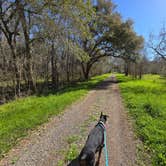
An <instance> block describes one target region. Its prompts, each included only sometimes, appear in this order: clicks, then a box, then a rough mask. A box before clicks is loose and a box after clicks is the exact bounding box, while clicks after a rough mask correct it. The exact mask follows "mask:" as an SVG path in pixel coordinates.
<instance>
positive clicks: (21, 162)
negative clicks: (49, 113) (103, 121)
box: [0, 76, 137, 166]
mask: <svg viewBox="0 0 166 166" xmlns="http://www.w3.org/2000/svg"><path fill="white" fill-rule="evenodd" d="M101 111H103V112H104V113H106V114H108V115H109V119H108V123H107V146H108V154H109V166H134V165H136V164H135V160H136V158H135V156H136V142H137V141H136V140H135V139H134V135H133V132H132V126H131V124H130V123H129V120H128V117H127V115H126V113H125V111H124V107H123V104H122V99H121V96H120V93H119V88H118V84H117V83H116V81H115V78H114V77H113V76H112V77H110V78H109V79H107V80H106V81H104V82H103V83H102V84H101V85H99V86H98V87H97V88H96V89H94V90H92V91H90V92H89V93H88V95H87V96H86V97H84V98H83V99H82V100H80V101H78V102H77V103H75V104H73V105H72V106H70V107H69V108H67V109H66V110H65V111H64V113H63V114H62V115H61V116H58V117H54V118H52V119H50V121H49V122H48V123H47V124H44V125H42V126H41V127H39V128H38V129H37V131H33V132H31V133H30V134H29V136H28V137H27V138H25V139H24V140H22V141H20V143H19V144H18V145H17V146H16V147H15V148H14V149H12V150H11V151H10V152H9V153H8V155H7V156H6V157H5V158H4V159H3V160H1V161H0V166H13V165H14V166H57V162H58V160H60V159H61V158H62V155H61V154H60V151H61V150H62V149H65V148H66V147H67V142H66V138H67V137H69V136H71V135H75V134H77V135H79V133H80V126H81V125H82V124H84V123H85V121H86V120H87V119H88V117H89V115H90V114H91V113H92V112H93V113H95V112H96V113H98V114H100V112H101ZM93 125H94V123H91V126H89V127H88V129H87V130H90V129H91V128H92V127H93ZM83 140H84V141H85V140H86V137H85V138H83ZM100 165H101V166H104V157H103V155H102V159H101V162H100Z"/></svg>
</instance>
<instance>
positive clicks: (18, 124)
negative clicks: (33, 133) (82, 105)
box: [0, 74, 109, 158]
mask: <svg viewBox="0 0 166 166" xmlns="http://www.w3.org/2000/svg"><path fill="white" fill-rule="evenodd" d="M108 76H109V74H104V75H101V76H96V77H93V78H92V79H90V80H89V81H86V82H79V83H77V84H76V85H74V86H71V87H67V88H64V89H63V90H61V91H59V92H57V93H56V94H50V95H47V96H31V97H27V98H22V99H18V100H16V101H13V102H10V103H8V104H4V105H2V106H0V158H1V157H2V156H3V154H5V153H6V152H7V151H8V150H9V149H10V148H12V147H13V146H14V145H15V144H16V143H17V142H18V140H19V139H20V138H22V137H24V136H26V135H27V133H28V131H29V130H30V129H34V128H35V127H36V126H38V125H40V124H42V123H44V122H46V121H48V119H49V118H50V117H51V116H52V115H58V114H60V113H62V112H63V110H64V109H65V108H66V107H67V106H69V105H71V104H72V103H73V102H75V101H76V100H78V99H80V98H81V97H83V96H84V95H85V94H87V92H88V90H90V89H92V88H94V87H95V86H96V85H97V84H98V83H99V82H101V81H103V80H104V79H106V78H107V77H108Z"/></svg>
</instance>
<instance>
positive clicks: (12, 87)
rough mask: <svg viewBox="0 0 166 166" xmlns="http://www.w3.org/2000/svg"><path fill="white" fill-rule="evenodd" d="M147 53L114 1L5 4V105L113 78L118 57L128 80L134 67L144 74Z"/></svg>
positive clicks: (1, 53) (1, 75)
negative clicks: (108, 76) (92, 80)
mask: <svg viewBox="0 0 166 166" xmlns="http://www.w3.org/2000/svg"><path fill="white" fill-rule="evenodd" d="M143 47H144V39H143V37H142V36H139V35H137V34H136V32H135V31H134V30H133V21H132V20H130V19H129V20H126V21H123V19H122V17H121V15H120V13H118V12H117V11H116V5H115V4H113V3H112V2H111V1H107V0H96V1H95V2H94V1H93V2H92V1H91V0H79V1H78V0H61V1H59V0H41V1H39V0H12V1H11V0H1V1H0V100H1V102H2V103H4V102H6V100H8V99H10V98H11V97H12V96H13V97H20V96H23V95H30V94H34V93H42V92H43V91H47V90H49V89H52V90H56V89H58V88H61V87H63V86H64V85H69V84H71V83H72V82H75V81H78V80H85V79H89V78H90V77H91V76H92V75H95V74H101V73H104V72H108V71H110V70H111V60H112V58H113V57H114V58H118V59H121V60H123V62H124V64H123V65H124V72H125V74H126V75H128V74H129V73H130V67H131V64H132V66H133V65H135V70H139V69H140V66H139V65H141V63H140V62H141V59H142V57H143V56H142V54H141V50H142V49H143ZM139 72H140V74H141V70H140V71H139ZM134 74H135V75H137V74H138V72H136V71H135V73H134Z"/></svg>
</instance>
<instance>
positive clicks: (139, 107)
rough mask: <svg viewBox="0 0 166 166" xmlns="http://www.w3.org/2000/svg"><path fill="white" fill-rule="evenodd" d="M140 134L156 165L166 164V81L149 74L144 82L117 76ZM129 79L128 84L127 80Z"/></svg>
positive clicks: (144, 78) (163, 165)
mask: <svg viewBox="0 0 166 166" xmlns="http://www.w3.org/2000/svg"><path fill="white" fill-rule="evenodd" d="M117 79H118V80H119V81H120V89H121V93H122V97H123V98H124V102H125V104H126V107H127V108H128V110H129V112H130V114H131V115H132V116H133V117H134V119H135V124H136V132H137V134H138V136H139V137H140V139H141V140H142V141H143V142H144V144H145V145H146V146H147V147H148V148H150V152H151V154H152V158H153V165H154V166H165V165H166V79H164V78H161V77H160V76H159V75H145V76H144V77H143V79H142V80H132V79H131V77H125V76H123V75H121V74H118V75H117ZM126 80H127V81H126Z"/></svg>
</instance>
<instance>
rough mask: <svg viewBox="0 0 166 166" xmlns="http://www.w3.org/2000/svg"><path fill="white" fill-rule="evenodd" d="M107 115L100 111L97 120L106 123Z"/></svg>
mask: <svg viewBox="0 0 166 166" xmlns="http://www.w3.org/2000/svg"><path fill="white" fill-rule="evenodd" d="M108 117H109V116H108V115H104V114H103V113H102V112H101V115H100V119H99V121H102V122H104V123H106V121H107V118H108Z"/></svg>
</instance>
